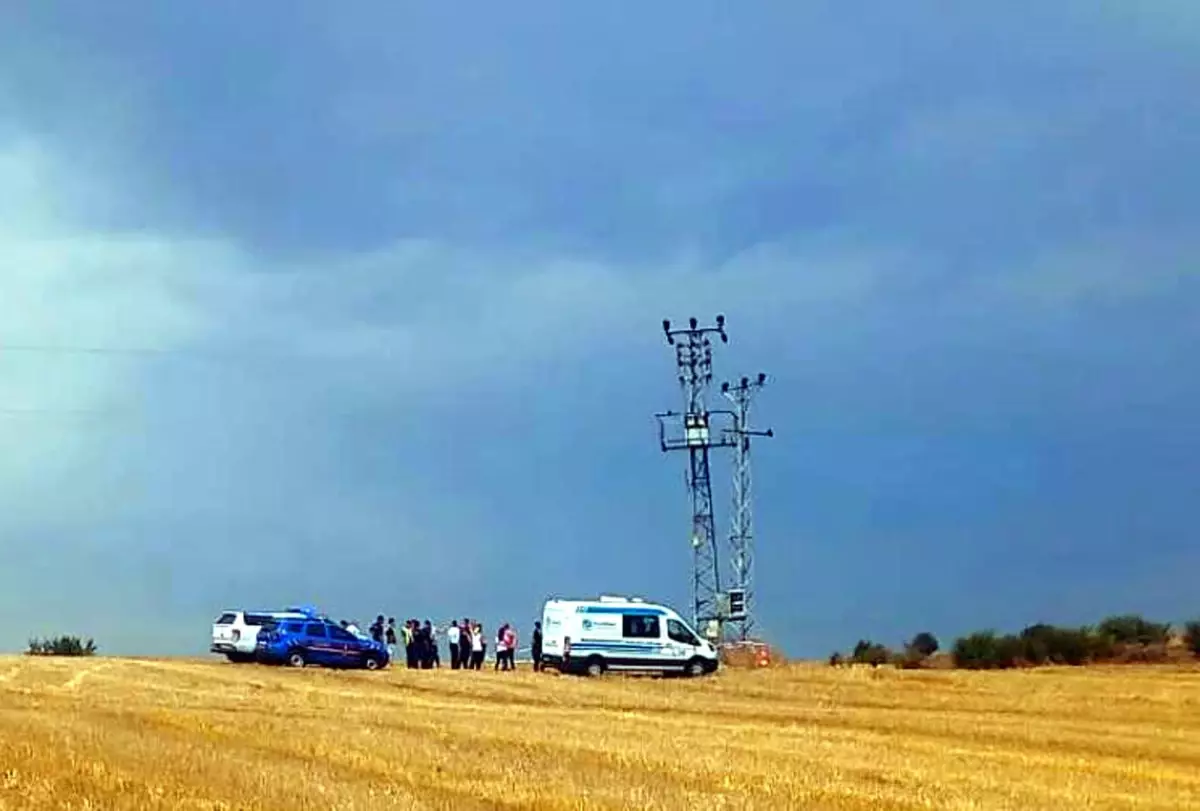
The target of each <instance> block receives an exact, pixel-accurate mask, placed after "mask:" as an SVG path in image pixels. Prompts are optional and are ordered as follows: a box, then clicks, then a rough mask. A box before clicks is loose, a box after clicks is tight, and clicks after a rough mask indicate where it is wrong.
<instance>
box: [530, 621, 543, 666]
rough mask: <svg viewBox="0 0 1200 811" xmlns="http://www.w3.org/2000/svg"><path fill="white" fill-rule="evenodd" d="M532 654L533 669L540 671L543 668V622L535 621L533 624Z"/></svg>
mask: <svg viewBox="0 0 1200 811" xmlns="http://www.w3.org/2000/svg"><path fill="white" fill-rule="evenodd" d="M530 654H531V655H532V656H533V671H534V672H535V673H537V672H540V671H541V669H542V624H541V623H540V622H535V623H534V624H533V641H532V642H531V643H530Z"/></svg>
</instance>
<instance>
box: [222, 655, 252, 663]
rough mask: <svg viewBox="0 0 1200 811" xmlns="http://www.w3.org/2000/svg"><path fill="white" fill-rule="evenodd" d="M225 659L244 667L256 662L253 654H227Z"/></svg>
mask: <svg viewBox="0 0 1200 811" xmlns="http://www.w3.org/2000/svg"><path fill="white" fill-rule="evenodd" d="M225 658H226V659H228V660H229V661H231V662H233V663H234V664H235V665H244V664H246V663H248V662H253V661H254V654H252V653H227V654H225Z"/></svg>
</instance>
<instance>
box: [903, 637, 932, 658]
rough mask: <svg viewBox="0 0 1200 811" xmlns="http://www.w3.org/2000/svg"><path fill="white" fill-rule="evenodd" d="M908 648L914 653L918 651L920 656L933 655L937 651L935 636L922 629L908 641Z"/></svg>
mask: <svg viewBox="0 0 1200 811" xmlns="http://www.w3.org/2000/svg"><path fill="white" fill-rule="evenodd" d="M907 647H908V649H909V650H910V651H912V652H914V653H919V654H920V655H921V656H922V657H925V656H933V655H934V654H935V653H937V652H938V648H939V645H938V640H937V637H936V636H934V635H933V634H931V633H929V632H928V631H922V632H921V633H919V634H917V635H916V636H914V637H913V638H912V641H911V642H909V643H908V646H907Z"/></svg>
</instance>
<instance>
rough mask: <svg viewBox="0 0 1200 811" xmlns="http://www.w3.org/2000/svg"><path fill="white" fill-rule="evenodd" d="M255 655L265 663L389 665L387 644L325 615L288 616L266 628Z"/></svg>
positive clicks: (354, 666) (379, 666) (373, 667)
mask: <svg viewBox="0 0 1200 811" xmlns="http://www.w3.org/2000/svg"><path fill="white" fill-rule="evenodd" d="M255 657H256V658H257V659H258V661H260V662H262V663H264V664H286V665H290V666H291V667H305V666H306V665H320V666H322V667H336V668H365V669H366V670H379V669H380V668H383V667H387V665H388V660H389V657H388V649H387V647H386V646H385V645H383V644H381V643H379V642H376V641H375V640H373V639H369V638H364V637H362V636H356V635H355V634H352V633H350V632H349V631H347V630H346V629H345V628H342V627H341V626H339V625H338V624H337V623H335V622H331V621H330V620H328V619H326V618H324V617H320V618H318V617H306V618H301V619H294V618H287V619H284V620H281V621H278V622H275V623H272V624H270V625H268V626H266V627H264V628H262V629H261V630H260V631H259V633H258V640H257V644H256V646H255Z"/></svg>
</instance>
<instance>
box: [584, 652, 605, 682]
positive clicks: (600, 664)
mask: <svg viewBox="0 0 1200 811" xmlns="http://www.w3.org/2000/svg"><path fill="white" fill-rule="evenodd" d="M604 669H605V668H604V660H603V659H601V658H600V657H599V656H593V657H591V658H590V659H588V660H587V667H586V669H585V672H586V673H587V674H588V675H589V676H591V677H593V678H595V677H597V676H603V675H604Z"/></svg>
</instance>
